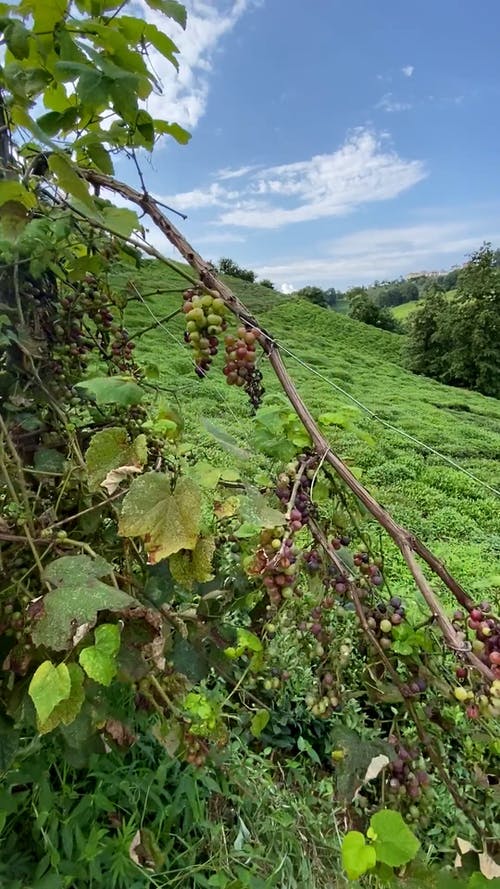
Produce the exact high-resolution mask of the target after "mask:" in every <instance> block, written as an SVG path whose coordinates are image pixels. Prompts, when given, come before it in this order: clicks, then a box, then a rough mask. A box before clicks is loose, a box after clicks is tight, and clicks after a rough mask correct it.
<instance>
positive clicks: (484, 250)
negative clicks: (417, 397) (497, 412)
mask: <svg viewBox="0 0 500 889" xmlns="http://www.w3.org/2000/svg"><path fill="white" fill-rule="evenodd" d="M499 258H500V253H499V251H498V250H496V251H494V250H492V248H491V245H489V244H485V245H484V246H483V247H481V249H480V250H478V251H477V252H476V253H474V254H473V256H472V257H471V259H470V261H469V262H468V263H467V265H466V266H464V268H463V269H462V270H461V271H460V272H459V274H458V276H457V282H456V284H457V286H456V290H455V291H454V292H453V293H451V294H450V293H448V294H446V293H445V291H444V289H443V287H442V286H439V285H438V284H435V285H434V287H432V288H430V289H428V290H427V291H426V294H425V296H424V299H423V300H422V304H421V305H420V306H419V308H418V309H417V310H416V311H415V313H414V314H413V315H412V317H411V320H410V327H409V334H408V347H407V355H408V366H409V368H410V369H411V370H412V371H413V372H414V373H418V374H424V375H425V376H428V377H433V378H434V379H436V380H439V381H440V382H441V383H448V384H449V385H452V386H460V387H464V388H467V389H476V390H477V391H478V392H482V393H483V395H492V396H493V397H495V398H499V397H500V263H499Z"/></svg>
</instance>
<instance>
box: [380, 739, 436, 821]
mask: <svg viewBox="0 0 500 889" xmlns="http://www.w3.org/2000/svg"><path fill="white" fill-rule="evenodd" d="M389 744H390V745H391V747H392V748H393V750H394V754H395V758H394V759H393V760H392V762H390V763H389V765H388V767H387V771H388V790H389V792H390V793H391V794H394V795H395V796H398V797H400V798H403V799H404V798H407V799H408V800H409V802H410V803H412V802H415V801H416V800H419V799H421V797H422V795H423V794H425V792H426V791H427V790H428V788H429V787H430V783H431V779H430V775H429V773H428V772H427V770H426V769H425V763H424V761H423V759H422V756H421V754H420V752H419V751H418V750H417V749H416V748H414V747H406V746H405V745H404V744H402V742H401V741H400V740H399V739H398V738H397V737H396V736H395V735H391V736H390V738H389ZM412 814H413V813H412ZM417 815H418V812H417Z"/></svg>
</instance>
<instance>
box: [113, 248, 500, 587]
mask: <svg viewBox="0 0 500 889" xmlns="http://www.w3.org/2000/svg"><path fill="white" fill-rule="evenodd" d="M179 268H182V267H179ZM186 270H187V269H186ZM128 278H132V279H133V280H134V282H135V286H136V287H137V290H138V292H139V293H141V294H148V293H151V292H152V291H155V290H156V289H160V288H163V289H165V290H167V291H170V290H171V289H172V288H174V287H180V288H181V289H184V287H185V286H186V284H185V281H184V280H183V279H182V278H181V277H180V275H179V274H176V272H175V271H173V270H169V269H167V268H165V267H164V266H162V265H161V264H160V263H157V262H147V263H145V265H144V268H143V269H142V270H140V271H135V270H134V271H132V272H130V271H125V270H121V271H120V273H119V274H118V275H117V283H120V284H121V285H124V284H125V282H126V280H127V279H128ZM226 282H227V283H228V284H229V286H231V287H233V289H234V291H235V292H236V293H237V295H238V296H239V297H240V298H241V299H242V300H243V301H244V302H245V303H246V304H247V305H248V307H249V308H250V309H251V311H252V312H255V313H256V314H257V316H258V318H259V321H260V322H261V323H262V324H263V326H265V327H266V329H268V330H269V331H271V332H272V333H273V335H274V336H276V338H277V340H278V342H280V343H281V344H282V345H283V346H284V347H286V349H287V350H289V352H290V353H292V354H289V352H287V351H285V353H284V358H285V361H286V364H287V366H288V368H289V370H290V372H291V374H292V376H293V378H294V380H295V381H296V384H297V387H298V389H299V391H300V392H301V394H302V395H303V397H304V399H305V401H306V402H307V404H308V406H309V407H310V409H311V410H312V412H313V413H314V414H315V415H316V416H317V415H318V414H321V413H323V412H325V411H329V412H336V413H338V414H340V417H339V424H340V425H333V426H332V427H331V434H330V439H331V441H332V445H333V446H334V447H335V448H336V449H337V452H338V453H339V454H340V455H341V456H342V457H343V458H344V459H346V460H348V462H349V463H350V464H351V465H352V466H353V467H356V471H357V472H358V473H360V474H361V478H362V481H363V482H364V484H365V485H366V486H367V487H369V488H370V490H372V492H373V493H375V495H376V496H377V497H378V498H379V499H380V501H381V502H382V503H383V504H384V505H385V506H386V507H387V508H388V509H390V510H391V511H393V513H394V515H395V517H396V518H397V519H398V521H400V522H401V523H402V524H404V525H406V526H407V527H409V528H410V529H411V530H413V531H414V532H416V533H417V534H419V535H420V536H422V537H423V538H424V539H425V540H426V542H427V543H428V544H429V545H430V546H431V547H432V548H433V549H435V550H436V552H437V553H438V554H439V555H440V556H441V557H442V558H444V559H445V560H446V562H447V564H448V565H449V567H450V568H451V570H452V571H453V572H455V573H456V574H457V576H458V577H459V578H460V579H461V580H462V581H463V582H464V583H465V584H467V583H473V580H474V578H476V586H477V577H482V578H484V583H485V584H486V585H487V584H488V579H489V581H490V583H494V586H495V587H497V586H498V588H499V590H500V564H499V555H500V520H499V509H498V497H497V496H495V494H494V493H492V492H490V491H488V490H487V489H486V488H485V487H483V486H481V484H480V483H479V482H477V481H475V480H473V479H471V478H469V477H467V476H466V475H464V474H462V473H461V472H460V471H459V470H458V469H456V468H454V467H452V466H450V465H449V464H448V463H446V462H445V461H444V460H443V459H441V458H440V457H438V456H437V455H435V454H433V453H430V452H429V451H428V450H427V449H426V448H425V447H423V446H422V445H421V444H419V443H418V441H414V440H409V439H408V438H407V437H405V436H404V435H401V434H399V433H398V432H397V431H394V430H393V429H389V428H387V427H385V426H384V425H382V424H381V423H380V422H378V421H377V420H375V419H373V418H372V417H370V416H368V415H367V414H366V413H365V412H364V411H363V410H361V409H360V408H357V407H356V406H355V405H353V404H352V402H350V400H349V396H352V397H353V398H355V399H358V400H359V401H360V402H362V403H363V404H364V405H365V406H366V407H367V408H369V409H370V410H371V411H373V412H375V413H376V414H377V415H378V416H379V417H380V418H381V419H382V420H384V421H385V422H387V423H390V424H391V425H392V426H394V427H397V428H398V429H400V430H401V431H402V432H404V433H405V434H406V435H407V436H413V437H414V439H418V440H419V441H420V442H422V443H424V444H426V445H428V446H429V447H431V448H435V449H437V450H439V451H440V452H441V453H442V454H443V455H444V456H445V457H448V458H450V459H451V460H454V461H456V462H457V463H458V464H460V466H462V467H463V468H464V469H466V470H468V471H469V472H471V473H473V474H474V475H476V476H478V477H479V478H480V479H481V480H483V481H484V482H485V483H487V484H489V485H492V486H493V487H495V488H496V489H497V490H498V489H500V464H499V462H498V454H499V453H500V402H498V401H497V400H495V399H491V398H486V397H484V396H481V395H478V394H476V393H473V392H469V391H465V390H459V389H455V388H451V387H447V386H443V385H441V384H439V383H436V382H434V381H432V380H429V379H426V378H425V377H418V376H415V375H414V374H412V373H410V372H408V371H407V370H406V369H405V368H404V366H403V358H402V348H403V346H404V338H403V337H401V336H398V335H395V334H391V333H388V332H386V331H382V330H377V329H375V328H373V327H369V326H367V325H364V324H361V323H359V322H357V321H353V320H352V319H350V318H347V317H345V316H344V315H342V314H339V313H336V312H332V311H328V310H325V309H320V308H317V307H316V306H313V305H312V304H310V303H307V302H303V301H300V300H298V299H296V298H293V297H292V298H289V297H286V296H284V295H282V294H278V293H276V292H274V291H271V290H269V289H266V288H263V287H260V286H259V285H258V284H247V283H245V282H242V281H240V280H238V279H226ZM179 305H180V296H179V294H176V293H172V292H164V293H161V292H160V293H154V294H153V295H151V296H144V297H142V298H141V299H140V298H139V297H138V300H137V301H136V302H133V303H131V304H130V306H129V309H128V313H127V324H128V327H129V330H130V331H131V332H134V331H139V330H141V329H142V328H143V327H146V326H148V325H150V324H153V323H154V322H155V318H162V317H164V316H166V315H168V314H169V313H171V312H172V311H175V309H176V308H177V307H178V306H179ZM407 305H409V304H407ZM153 316H154V317H153ZM183 330H184V325H183V318H182V316H181V315H178V316H176V317H175V318H173V319H171V320H170V321H169V322H168V324H165V325H163V326H158V327H156V329H154V330H152V331H149V332H148V333H147V334H146V335H145V336H144V337H143V338H140V340H139V341H138V347H137V354H138V356H139V357H140V359H142V361H145V362H147V363H148V364H150V366H151V370H150V372H151V373H152V375H154V376H157V378H158V382H159V384H160V385H161V386H162V387H163V389H164V391H163V392H162V395H163V397H164V398H165V399H166V400H167V401H170V402H172V403H174V404H176V405H177V406H178V408H179V409H180V410H181V412H182V414H183V416H184V418H185V422H186V427H187V430H188V431H189V438H190V440H192V441H194V442H195V444H194V448H195V450H196V449H199V453H200V454H202V453H203V456H204V459H207V453H208V454H209V456H210V459H211V460H212V461H213V462H214V463H218V464H222V463H227V461H228V460H231V459H233V458H232V457H231V456H230V455H228V453H227V452H226V451H225V450H224V449H223V448H221V447H220V445H219V443H218V441H217V439H216V438H214V437H213V436H212V435H211V434H210V433H209V432H205V431H204V429H203V426H202V425H200V422H199V421H200V419H202V420H208V421H210V422H211V423H212V424H214V425H215V426H217V427H219V428H220V429H222V430H223V431H224V432H225V433H228V434H229V435H231V436H233V438H234V439H235V440H236V441H237V442H238V444H239V445H240V446H241V447H243V448H248V449H249V450H250V451H252V441H253V436H254V423H253V419H252V417H251V415H250V410H249V407H248V405H247V402H246V399H245V396H244V394H243V393H242V392H241V391H239V390H237V391H235V389H233V388H231V387H229V386H227V385H226V383H225V379H224V377H223V375H222V373H220V369H221V367H222V359H221V356H219V358H218V359H216V364H215V365H214V367H213V368H212V370H211V372H210V375H209V376H208V377H207V378H206V379H204V380H198V379H197V377H196V376H195V374H194V373H192V372H191V370H190V363H191V362H190V354H189V349H188V348H187V347H186V346H185V345H184V343H183ZM293 356H295V357H293ZM297 359H298V360H300V361H301V362H304V363H305V365H307V366H304V364H301V363H299V361H298V360H297ZM261 367H262V370H263V373H264V383H265V386H266V393H267V394H266V403H271V402H272V401H273V400H277V399H279V398H282V397H283V396H282V395H281V392H280V387H279V384H278V382H277V381H276V380H275V378H274V376H273V374H272V373H271V371H270V370H269V369H268V368H267V367H266V363H265V359H264V360H263V362H262V365H261ZM335 387H340V388H341V389H342V390H343V393H342V392H341V391H339V390H338V389H336V388H335ZM349 420H350V421H351V422H352V425H353V427H354V428H350V429H346V428H342V426H343V425H345V423H346V422H347V421H349ZM253 451H254V454H255V449H253ZM247 468H248V469H250V470H251V471H252V472H254V473H256V472H258V471H262V470H264V471H269V462H268V461H267V459H266V458H264V457H261V458H259V457H256V456H253V457H250V460H249V463H248V466H247ZM394 559H395V561H394V575H395V577H398V574H399V572H398V569H397V565H398V558H397V557H396V556H394ZM399 576H400V575H399ZM491 578H493V579H494V580H493V581H492V580H491ZM480 586H481V588H482V581H481V584H480ZM478 595H480V590H479V589H478Z"/></svg>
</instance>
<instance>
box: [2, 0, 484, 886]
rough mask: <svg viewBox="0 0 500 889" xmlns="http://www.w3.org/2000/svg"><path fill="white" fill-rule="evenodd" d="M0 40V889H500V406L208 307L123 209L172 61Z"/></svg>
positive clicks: (112, 18) (125, 18) (246, 313)
mask: <svg viewBox="0 0 500 889" xmlns="http://www.w3.org/2000/svg"><path fill="white" fill-rule="evenodd" d="M151 6H152V7H154V8H155V9H159V10H160V11H162V12H163V13H164V14H165V16H166V19H165V22H166V29H167V30H168V21H169V17H170V18H174V19H175V20H176V21H178V22H180V23H181V24H182V23H183V22H184V20H185V11H184V9H183V7H182V6H181V4H179V3H176V2H168V0H151ZM128 11H130V10H128ZM132 11H133V10H132ZM0 24H1V27H2V32H3V35H4V40H5V43H6V47H7V50H6V55H5V61H4V65H3V68H2V73H1V76H2V81H1V86H2V100H1V111H2V116H3V120H4V126H3V129H2V132H1V133H0V140H1V148H2V151H1V156H2V169H1V178H0V203H1V207H2V220H1V222H2V230H1V239H0V254H1V268H0V278H1V285H2V305H1V312H0V335H1V338H2V357H1V364H0V393H1V398H2V404H1V408H2V410H1V416H0V498H1V499H0V546H1V549H0V556H1V567H2V577H1V583H0V608H1V612H0V627H1V638H0V646H1V652H0V653H1V685H0V742H1V746H0V769H1V772H0V775H1V787H0V842H1V845H0V879H1V880H2V881H3V884H4V885H6V886H9V887H10V889H29V887H30V889H59V887H61V889H70V887H71V889H73V887H75V889H80V887H82V889H83V887H87V886H104V885H111V886H113V887H119V889H120V887H142V886H155V887H167V886H176V885H179V886H193V887H195V886H196V887H197V886H202V887H203V886H219V887H225V889H229V887H232V889H239V887H242V889H245V887H255V889H260V887H274V886H276V887H283V889H284V887H294V886H297V887H298V886H310V887H312V889H315V887H318V889H319V887H325V889H326V887H329V886H344V885H348V884H350V883H352V882H355V881H359V880H360V881H362V883H363V885H366V886H381V885H391V884H396V885H397V884H403V885H408V886H412V885H418V886H423V885H429V886H443V887H445V886H456V887H464V886H468V887H469V889H474V887H476V889H477V887H482V886H484V885H488V886H494V885H495V883H496V884H498V880H497V878H498V865H497V863H496V858H495V857H496V855H497V853H498V845H497V844H498V838H497V837H496V834H495V824H496V823H498V807H499V795H498V768H497V760H498V754H499V742H498V717H499V713H500V623H499V620H498V617H497V614H498V591H499V587H500V582H499V577H498V570H497V567H496V564H495V559H496V558H497V556H498V541H499V537H498V519H497V516H498V508H497V504H498V487H499V483H498V464H496V463H495V458H496V456H497V454H498V450H499V449H498V444H499V442H500V419H499V410H498V402H497V401H495V400H494V399H488V398H485V397H482V396H479V395H476V394H472V393H468V392H465V391H463V392H462V391H460V392H459V391H457V390H454V389H450V388H446V387H443V386H441V385H439V384H437V383H433V382H431V381H428V380H425V379H423V378H420V377H415V376H413V375H412V374H410V373H409V372H408V371H407V370H405V369H404V367H403V363H402V362H403V358H402V354H403V353H402V337H401V336H396V335H393V334H390V333H388V332H385V331H381V330H380V331H379V330H375V329H371V328H368V327H366V326H365V325H362V324H360V323H359V322H356V321H353V320H351V319H348V318H345V317H342V316H340V315H336V314H335V313H332V312H327V310H326V309H322V308H319V307H316V306H314V305H311V304H310V303H308V302H304V301H301V300H298V299H294V298H292V299H287V298H285V297H284V296H282V295H280V294H277V293H275V292H274V291H271V290H270V289H269V288H265V287H264V288H263V287H259V285H256V284H254V283H246V282H243V281H241V280H238V281H237V282H236V283H234V282H233V281H230V279H224V278H223V279H219V278H218V277H217V276H215V275H214V273H213V271H212V270H211V269H210V267H209V266H208V265H207V264H205V263H204V262H203V261H202V260H201V257H199V256H198V255H197V254H196V253H195V251H194V249H193V248H192V247H191V246H190V245H188V244H187V243H186V242H185V241H184V239H183V238H182V236H181V235H180V233H178V232H177V231H176V230H175V229H174V228H173V227H172V225H171V224H170V223H169V222H168V220H167V219H166V217H165V216H164V214H163V213H162V210H161V208H159V206H158V205H156V204H155V203H154V202H152V200H151V198H150V197H149V196H148V194H147V193H146V190H144V191H143V192H137V191H135V190H134V189H131V188H130V187H129V186H127V185H123V184H120V183H118V182H116V180H115V179H114V178H113V161H114V158H115V155H118V154H120V153H123V154H125V155H127V156H129V157H130V158H132V159H135V161H136V163H137V165H139V157H140V155H139V152H140V150H147V151H150V150H152V149H153V146H154V143H155V140H156V139H157V138H159V137H164V136H169V137H173V138H176V139H178V141H180V142H185V141H186V140H187V139H188V134H186V133H185V132H184V131H183V130H182V129H181V128H180V127H178V126H177V125H176V124H174V123H172V122H167V121H160V120H153V119H152V118H151V117H150V116H149V115H148V114H147V112H146V111H144V110H143V109H142V108H141V100H143V99H145V98H146V97H147V95H148V94H149V92H150V91H151V90H152V89H153V88H158V86H159V85H158V84H156V82H155V75H154V72H152V70H150V68H149V67H148V55H147V48H148V45H153V46H155V48H156V49H158V50H159V51H160V52H162V53H163V54H164V55H165V57H166V58H168V59H170V60H171V62H172V66H173V67H174V66H176V64H177V58H176V48H175V46H174V44H173V43H172V42H171V41H170V40H169V38H168V37H167V36H166V34H165V33H163V32H160V31H159V30H158V29H156V28H154V27H153V26H152V25H149V24H146V23H145V22H143V21H140V20H139V19H136V18H134V17H133V15H128V14H127V11H126V10H124V9H122V7H121V6H119V5H118V4H117V5H114V4H113V3H106V4H105V3H103V4H95V3H92V4H90V3H89V4H88V3H87V2H86V0H79V2H78V3H76V4H72V3H66V2H62V0H61V3H60V4H58V5H54V6H50V7H47V5H46V4H45V3H41V2H36V0H32V2H31V0H30V2H23V3H22V4H20V5H15V4H14V5H12V6H9V7H5V8H2V17H1V19H0ZM68 84H69V85H70V87H68V86H67V85H68ZM37 99H42V100H43V103H44V105H45V108H46V109H47V110H46V111H44V113H43V114H40V109H39V107H38V106H37V105H36V104H35V103H36V100H37ZM110 112H111V114H112V117H111V122H110V121H109V120H108V115H109V114H110ZM35 116H36V119H35ZM105 122H107V124H108V125H106V126H105V125H104V124H105ZM90 186H91V187H92V189H91V187H90ZM108 192H110V193H113V192H115V193H120V194H122V196H125V197H128V198H130V199H131V200H132V202H135V203H136V204H137V205H138V206H140V207H141V209H142V210H145V211H146V212H147V213H149V214H150V215H151V218H152V219H153V221H154V222H155V223H156V224H157V225H159V227H160V229H161V230H162V231H163V232H164V233H165V235H166V236H167V237H168V238H169V239H170V240H171V242H172V243H175V244H176V246H178V248H179V249H180V251H181V253H182V254H183V256H184V258H185V259H189V260H190V262H191V264H192V266H193V268H188V267H187V266H184V265H182V264H172V263H170V262H168V261H167V260H161V259H160V260H159V259H158V258H157V260H156V262H155V263H154V264H152V261H151V260H150V259H145V258H144V256H143V254H144V253H145V254H146V255H147V254H148V253H149V254H151V252H153V254H154V252H155V251H151V248H149V246H148V244H147V242H144V241H142V240H141V239H140V231H141V227H140V223H139V219H138V216H137V213H136V212H135V211H134V210H132V209H124V208H123V207H117V206H114V205H113V204H112V203H110V202H109V201H107V200H106V199H105V197H104V196H103V195H104V194H106V195H107V194H108ZM228 284H230V285H231V286H232V287H233V285H234V292H232V290H231V289H230V287H228ZM254 313H255V314H256V315H258V319H257V318H254V317H253V314H254ZM280 345H281V353H282V354H283V355H284V357H285V360H286V362H287V364H288V365H289V367H290V370H292V369H293V376H294V379H295V380H296V385H294V384H293V382H291V380H290V378H289V377H288V375H287V373H286V371H285V369H284V367H283V364H282V360H281V357H280V354H281V353H280V348H279V347H280ZM318 374H319V376H318ZM278 380H279V381H280V383H281V388H280V386H279V385H278ZM285 395H286V396H287V397H285ZM301 396H303V398H304V399H305V400H306V401H307V403H308V405H309V408H310V411H311V414H308V413H307V411H306V409H305V408H304V404H303V402H302V400H301ZM349 396H351V400H350V399H349ZM352 398H354V399H357V401H358V404H357V405H354V404H353V401H352ZM363 405H364V406H366V407H367V408H368V410H369V411H375V413H376V415H377V418H376V417H375V416H374V415H373V413H372V414H370V413H367V412H366V410H365V409H364V407H363ZM384 424H385V425H384ZM402 433H404V434H402ZM405 436H406V437H405ZM408 436H411V437H412V438H408ZM429 448H434V451H430V450H429ZM337 450H340V451H341V452H342V454H343V455H344V457H345V460H344V461H341V460H339V459H338V458H337V456H336V451H337ZM436 450H439V452H440V454H438V453H436V452H435V451H436ZM440 455H441V456H440ZM446 457H448V458H449V459H451V460H453V461H455V463H459V464H460V466H461V467H462V469H463V470H465V471H466V472H468V473H469V474H468V475H464V473H463V472H462V471H460V469H459V468H457V467H456V466H454V465H451V464H450V463H446V459H444V458H446ZM358 479H360V480H361V483H362V484H361V483H360V482H359V481H358ZM363 485H366V486H368V487H369V488H370V490H371V491H373V492H374V493H375V495H376V497H377V498H378V500H379V501H380V502H381V503H383V505H384V507H386V509H387V508H388V509H389V510H390V513H391V514H392V516H393V517H391V515H388V513H387V512H386V511H384V509H383V508H382V507H381V505H380V503H379V502H378V501H377V502H375V501H373V499H372V498H371V497H370V495H369V494H368V493H367V491H366V489H365V487H363ZM401 525H406V526H407V527H408V528H409V532H408V534H407V533H406V532H405V531H404V530H403V529H402V527H401ZM424 536H425V538H426V541H427V543H428V544H430V546H431V549H432V552H431V551H430V550H428V549H427V548H426V547H425V546H424V545H423V544H421V543H420V540H419V538H420V537H424ZM434 550H435V553H436V555H434V554H433V551H434ZM417 555H418V556H419V557H420V558H421V559H422V564H424V565H425V569H424V568H422V567H421V563H420V562H418V561H417ZM440 558H446V563H447V565H448V566H449V567H451V568H452V570H453V572H454V573H456V574H457V576H458V578H459V580H460V581H461V583H459V582H458V581H456V580H454V578H453V577H452V576H450V574H448V572H447V570H446V569H445V568H444V567H443V566H442V564H441V562H440V561H439V559H440ZM431 574H432V575H433V579H432V584H431V580H430V577H431ZM429 609H430V610H429ZM457 852H458V853H459V858H457Z"/></svg>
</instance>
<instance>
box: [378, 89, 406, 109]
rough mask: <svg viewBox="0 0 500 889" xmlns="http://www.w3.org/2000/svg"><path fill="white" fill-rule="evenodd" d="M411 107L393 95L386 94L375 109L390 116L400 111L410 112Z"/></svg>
mask: <svg viewBox="0 0 500 889" xmlns="http://www.w3.org/2000/svg"><path fill="white" fill-rule="evenodd" d="M411 107H412V106H411V104H410V103H409V102H401V101H398V100H397V99H395V98H394V96H393V94H392V93H385V95H383V96H382V98H381V99H380V102H377V104H376V105H375V108H380V109H381V111H387V112H388V114H395V113H396V112H398V111H409V110H410V108H411Z"/></svg>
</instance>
